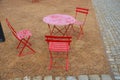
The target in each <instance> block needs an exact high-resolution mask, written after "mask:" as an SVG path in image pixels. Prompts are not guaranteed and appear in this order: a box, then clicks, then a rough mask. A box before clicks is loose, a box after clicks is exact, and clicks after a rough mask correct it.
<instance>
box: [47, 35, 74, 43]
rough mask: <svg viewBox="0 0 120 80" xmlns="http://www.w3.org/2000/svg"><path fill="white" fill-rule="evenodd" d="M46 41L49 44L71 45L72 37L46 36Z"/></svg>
mask: <svg viewBox="0 0 120 80" xmlns="http://www.w3.org/2000/svg"><path fill="white" fill-rule="evenodd" d="M45 37H46V39H45V40H46V41H47V42H48V43H49V42H67V43H69V44H70V42H71V38H72V37H71V36H49V35H46V36H45Z"/></svg>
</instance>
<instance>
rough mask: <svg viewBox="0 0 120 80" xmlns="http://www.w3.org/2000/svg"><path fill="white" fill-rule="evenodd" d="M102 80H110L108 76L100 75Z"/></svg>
mask: <svg viewBox="0 0 120 80" xmlns="http://www.w3.org/2000/svg"><path fill="white" fill-rule="evenodd" d="M101 78H102V80H112V78H111V76H110V75H106V74H103V75H101Z"/></svg>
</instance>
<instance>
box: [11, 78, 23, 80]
mask: <svg viewBox="0 0 120 80" xmlns="http://www.w3.org/2000/svg"><path fill="white" fill-rule="evenodd" d="M11 80H12V79H11ZM14 80H22V79H21V78H14Z"/></svg>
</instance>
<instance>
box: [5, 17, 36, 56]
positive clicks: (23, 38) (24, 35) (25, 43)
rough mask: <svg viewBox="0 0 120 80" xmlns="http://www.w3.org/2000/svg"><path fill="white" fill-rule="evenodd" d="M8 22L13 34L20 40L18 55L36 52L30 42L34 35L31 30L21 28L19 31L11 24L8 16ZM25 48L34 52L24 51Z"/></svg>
mask: <svg viewBox="0 0 120 80" xmlns="http://www.w3.org/2000/svg"><path fill="white" fill-rule="evenodd" d="M6 23H7V25H8V27H9V28H10V30H11V32H12V34H13V35H14V36H15V38H17V40H18V41H19V44H18V46H17V49H18V50H19V54H18V56H24V55H26V54H34V53H35V51H34V50H33V49H32V48H31V47H30V46H31V43H29V39H30V37H31V36H32V34H31V33H30V31H29V30H21V31H19V32H16V31H15V29H14V28H13V27H12V26H11V24H10V22H9V21H8V19H7V18H6ZM25 48H28V49H30V50H31V51H32V53H30V52H26V53H24V52H23V51H24V49H25Z"/></svg>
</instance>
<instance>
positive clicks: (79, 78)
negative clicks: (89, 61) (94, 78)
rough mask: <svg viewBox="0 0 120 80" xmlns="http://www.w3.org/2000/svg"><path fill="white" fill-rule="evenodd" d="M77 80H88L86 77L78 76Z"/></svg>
mask: <svg viewBox="0 0 120 80" xmlns="http://www.w3.org/2000/svg"><path fill="white" fill-rule="evenodd" d="M78 80H89V79H88V76H87V75H79V76H78Z"/></svg>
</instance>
